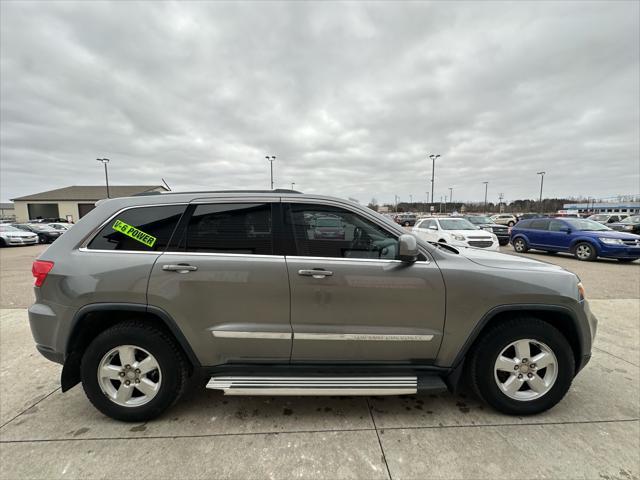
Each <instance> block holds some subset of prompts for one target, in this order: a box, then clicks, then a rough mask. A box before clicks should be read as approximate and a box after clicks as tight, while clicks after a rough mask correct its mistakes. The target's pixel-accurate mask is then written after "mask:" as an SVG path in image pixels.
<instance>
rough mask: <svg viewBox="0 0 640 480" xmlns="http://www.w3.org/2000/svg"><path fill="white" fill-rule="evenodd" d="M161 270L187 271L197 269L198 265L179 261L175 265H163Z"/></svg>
mask: <svg viewBox="0 0 640 480" xmlns="http://www.w3.org/2000/svg"><path fill="white" fill-rule="evenodd" d="M162 270H164V271H165V272H178V273H189V272H194V271H196V270H198V267H196V266H194V265H188V264H186V263H179V264H177V265H163V266H162Z"/></svg>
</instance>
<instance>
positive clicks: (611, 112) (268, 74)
mask: <svg viewBox="0 0 640 480" xmlns="http://www.w3.org/2000/svg"><path fill="white" fill-rule="evenodd" d="M0 8H1V15H0V17H1V22H2V34H1V43H0V49H1V50H0V52H1V72H0V73H1V82H0V95H1V107H0V108H1V111H0V114H1V132H0V134H1V136H0V142H1V143H0V158H1V160H2V162H1V174H2V175H1V178H0V185H1V188H2V192H1V195H0V197H1V198H2V200H6V199H8V198H12V197H15V196H19V195H23V194H28V193H34V192H38V191H42V190H46V189H50V188H57V187H61V186H66V185H70V184H101V183H102V170H101V169H100V165H99V164H98V163H97V162H95V160H94V159H95V158H96V157H105V156H106V157H109V158H111V159H112V161H111V163H110V177H111V179H112V182H113V183H115V184H127V183H136V184H137V183H151V184H155V183H158V182H159V181H160V177H164V178H166V179H167V180H168V182H169V183H170V184H171V185H172V186H173V187H174V189H194V188H212V189H216V188H266V187H268V182H269V178H268V175H269V174H268V163H267V162H266V161H265V159H264V155H265V154H275V155H277V156H278V160H277V161H276V164H275V177H276V185H277V186H280V187H287V186H289V185H290V183H291V182H295V183H296V187H297V188H300V189H301V190H303V191H305V192H317V193H326V194H333V195H338V196H343V197H347V196H349V197H355V198H358V199H360V200H361V201H363V202H367V201H369V199H370V198H371V197H376V198H377V199H378V200H380V201H391V200H392V199H393V196H394V194H398V195H400V196H401V198H403V199H408V196H409V194H412V195H413V196H414V199H424V197H425V193H424V192H425V191H427V190H429V189H430V186H429V183H428V180H429V178H430V172H431V165H430V162H429V161H428V160H427V159H426V156H427V154H429V153H439V154H441V155H442V159H441V160H439V162H438V165H437V166H436V198H438V197H439V196H440V195H445V194H448V187H453V188H454V198H457V199H465V200H479V199H481V198H482V197H483V195H484V187H483V185H482V184H481V182H482V181H484V180H488V181H489V182H490V183H489V192H490V197H491V198H493V199H495V198H496V197H497V195H498V193H499V192H504V194H505V196H506V198H507V199H515V198H533V197H536V196H537V191H538V177H537V176H536V174H535V172H537V171H539V170H546V171H547V172H548V174H547V177H546V178H545V193H546V194H547V195H548V196H565V195H574V196H578V195H584V196H587V195H591V196H594V195H595V196H602V197H606V196H611V195H617V194H636V193H639V192H640V171H639V170H640V165H639V159H640V139H639V136H640V86H639V85H640V71H639V68H640V50H639V49H640V47H639V45H640V25H639V23H640V21H639V18H640V4H638V3H637V2H634V1H629V2H624V1H619V2H602V3H598V2H565V3H560V2H557V3H556V2H534V3H525V2H518V3H515V2H514V3H504V2H499V3H490V2H448V3H447V2H435V3H421V2H408V3H395V2H394V3H391V2H389V3H386V2H372V3H364V2H358V3H337V2H322V3H320V2H318V3H310V2H304V3H302V2H299V3H293V2H291V3H289V2H284V3H277V2H269V3H267V2H234V3H220V2H190V3H189V2H175V3H171V2H153V3H152V2H139V3H129V2H127V3H125V2H113V3H110V2H76V3H74V2H60V3H57V2H52V1H48V2H2V3H1V6H0Z"/></svg>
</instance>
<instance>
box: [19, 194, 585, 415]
mask: <svg viewBox="0 0 640 480" xmlns="http://www.w3.org/2000/svg"><path fill="white" fill-rule="evenodd" d="M319 218H325V219H326V218H331V219H332V220H333V222H334V223H335V224H336V225H337V227H336V228H339V230H340V232H341V234H340V235H331V236H328V235H325V234H323V233H322V232H321V231H320V232H319V230H318V229H317V228H316V225H317V221H318V219H319ZM33 274H34V277H35V295H36V302H35V303H34V304H33V305H32V306H31V307H30V308H29V321H30V324H31V330H32V332H33V337H34V339H35V342H36V345H37V348H38V350H39V351H40V352H41V353H42V354H43V355H44V356H45V357H47V358H48V359H50V360H52V361H54V362H58V363H61V364H63V365H64V366H63V369H62V376H61V384H62V390H63V391H67V390H69V389H70V388H72V387H73V386H74V385H76V384H77V383H79V382H82V386H83V388H84V391H85V392H86V395H87V397H88V398H89V400H90V401H91V402H92V403H93V405H95V407H96V408H98V409H99V410H100V411H101V412H103V413H104V414H106V415H108V416H110V417H112V418H115V419H118V420H124V421H143V420H148V419H151V418H153V417H156V416H158V415H159V414H161V413H162V412H163V411H164V410H166V409H167V408H168V407H170V406H171V405H172V404H174V403H175V402H176V401H177V400H178V399H179V398H180V396H181V394H182V393H183V391H184V390H185V388H186V387H187V385H189V384H197V383H198V382H199V381H201V380H204V381H206V386H207V388H210V389H217V390H221V391H223V392H224V393H225V394H227V395H385V394H389V395H399V394H416V393H423V392H436V391H439V390H444V389H445V388H448V389H449V390H451V391H456V389H457V388H459V386H460V385H461V383H462V381H463V379H464V381H465V382H467V381H468V382H470V384H471V386H472V387H473V389H474V390H475V392H477V394H478V395H479V396H480V397H481V398H482V399H484V400H485V401H486V402H487V403H488V404H490V405H491V406H493V407H494V408H496V409H497V410H499V411H501V412H505V413H508V414H515V415H526V414H534V413H538V412H541V411H544V410H546V409H548V408H550V407H552V406H554V405H555V404H556V403H557V402H559V401H560V400H561V399H562V397H563V396H564V395H565V393H566V392H567V390H568V389H569V386H570V384H571V382H572V380H573V378H574V376H575V375H576V374H577V372H578V371H580V369H581V368H582V367H584V365H585V364H586V363H587V362H588V360H589V358H590V355H591V345H592V341H593V337H594V335H595V330H596V323H597V322H596V319H595V318H594V317H593V315H592V314H591V313H590V311H589V307H588V304H587V302H586V300H585V299H584V291H583V289H582V286H581V284H580V282H579V279H578V278H577V277H576V276H575V275H574V274H572V273H570V272H568V271H566V270H563V269H561V268H559V267H556V266H552V265H548V264H546V263H542V262H537V261H534V260H529V259H524V258H521V257H516V256H509V255H502V254H498V253H494V252H484V251H482V250H478V249H466V248H462V249H459V250H458V249H456V248H454V247H452V246H449V245H438V244H430V243H428V242H424V241H422V240H420V239H417V238H416V237H414V236H412V235H410V234H407V232H406V230H404V229H403V228H402V227H400V226H399V225H397V224H395V223H394V222H392V221H390V220H387V219H385V218H384V217H383V216H381V215H378V214H377V213H375V212H373V211H372V210H370V209H368V208H364V207H361V206H359V205H357V204H355V203H351V202H348V201H344V200H340V199H336V198H329V197H322V196H315V195H303V194H299V193H294V192H289V191H268V192H265V191H244V192H196V193H171V194H157V195H147V196H137V197H130V198H117V199H111V200H106V201H102V202H99V203H98V205H97V206H96V208H95V209H94V210H93V211H91V212H90V213H89V214H87V215H86V216H85V217H84V218H82V219H81V220H80V221H79V222H78V223H77V224H76V225H75V226H74V227H73V228H72V229H71V230H69V231H68V232H67V233H65V234H64V235H63V236H61V237H60V239H59V240H57V241H56V242H55V243H54V244H53V245H51V246H50V247H49V248H48V249H47V250H45V251H44V252H43V253H42V254H41V256H40V257H39V258H38V259H37V260H36V261H35V262H34V265H33ZM203 383H204V382H203Z"/></svg>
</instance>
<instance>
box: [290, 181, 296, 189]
mask: <svg viewBox="0 0 640 480" xmlns="http://www.w3.org/2000/svg"><path fill="white" fill-rule="evenodd" d="M295 184H296V182H291V190H293V186H294V185H295Z"/></svg>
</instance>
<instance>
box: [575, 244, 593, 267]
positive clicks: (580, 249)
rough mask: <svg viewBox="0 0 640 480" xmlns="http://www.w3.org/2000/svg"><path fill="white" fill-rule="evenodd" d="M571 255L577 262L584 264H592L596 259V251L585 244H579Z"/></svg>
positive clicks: (591, 246)
mask: <svg viewBox="0 0 640 480" xmlns="http://www.w3.org/2000/svg"><path fill="white" fill-rule="evenodd" d="M573 254H574V255H575V257H576V258H577V259H578V260H582V261H584V262H592V261H594V260H595V259H596V257H597V254H596V249H595V248H594V247H593V245H591V244H590V243H587V242H581V243H579V244H577V245H576V246H575V248H574V249H573Z"/></svg>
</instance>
